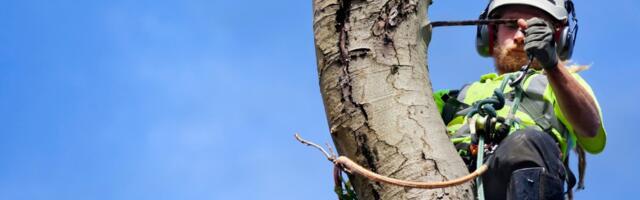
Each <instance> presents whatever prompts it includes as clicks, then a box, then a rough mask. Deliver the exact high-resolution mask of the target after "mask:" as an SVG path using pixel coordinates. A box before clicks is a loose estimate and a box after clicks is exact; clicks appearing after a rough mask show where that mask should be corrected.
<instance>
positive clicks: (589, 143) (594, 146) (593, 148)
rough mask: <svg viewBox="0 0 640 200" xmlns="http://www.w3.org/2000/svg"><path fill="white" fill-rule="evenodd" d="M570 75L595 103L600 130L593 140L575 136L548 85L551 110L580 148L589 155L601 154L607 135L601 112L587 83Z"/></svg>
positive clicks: (575, 74)
mask: <svg viewBox="0 0 640 200" xmlns="http://www.w3.org/2000/svg"><path fill="white" fill-rule="evenodd" d="M572 75H573V77H574V78H575V79H576V80H577V81H578V83H580V85H582V87H584V88H585V89H586V90H587V92H588V93H589V94H590V95H591V97H593V100H594V102H595V103H596V107H597V109H598V114H599V115H600V128H599V130H598V133H597V134H596V136H595V137H593V138H589V137H583V136H580V135H579V134H575V131H574V129H573V126H572V125H571V124H570V123H569V122H568V121H567V118H566V117H565V116H564V114H563V113H562V111H561V110H560V105H559V104H558V102H557V101H556V97H555V95H554V94H553V92H552V89H551V86H550V85H549V86H547V87H548V90H547V91H550V94H549V96H551V98H552V102H553V110H554V112H555V113H556V116H558V119H559V120H560V122H562V123H563V124H564V125H565V126H566V127H567V129H568V130H569V132H570V133H571V135H572V136H575V137H576V139H577V142H578V144H579V145H580V146H582V148H584V150H585V151H587V152H589V153H591V154H598V153H600V152H602V150H604V147H605V144H606V143H607V133H606V131H605V129H604V123H603V119H602V111H601V110H600V105H599V104H598V100H597V99H596V97H595V95H594V94H593V90H592V89H591V87H590V86H589V84H587V82H586V81H585V80H584V79H582V77H581V76H580V75H578V74H577V73H573V74H572Z"/></svg>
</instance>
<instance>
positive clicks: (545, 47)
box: [524, 17, 558, 69]
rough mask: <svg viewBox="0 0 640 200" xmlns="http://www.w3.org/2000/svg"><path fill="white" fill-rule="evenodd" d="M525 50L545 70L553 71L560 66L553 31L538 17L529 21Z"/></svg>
mask: <svg viewBox="0 0 640 200" xmlns="http://www.w3.org/2000/svg"><path fill="white" fill-rule="evenodd" d="M524 49H525V51H527V53H528V54H529V55H532V56H533V57H535V58H536V59H537V60H538V62H540V64H542V67H543V68H544V69H553V68H556V67H557V66H558V55H557V53H556V43H555V41H554V40H553V29H552V27H551V25H549V24H548V23H547V22H545V21H544V20H542V19H540V18H537V17H534V18H531V19H529V20H527V29H526V30H525V39H524Z"/></svg>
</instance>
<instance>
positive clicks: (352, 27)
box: [313, 0, 473, 200]
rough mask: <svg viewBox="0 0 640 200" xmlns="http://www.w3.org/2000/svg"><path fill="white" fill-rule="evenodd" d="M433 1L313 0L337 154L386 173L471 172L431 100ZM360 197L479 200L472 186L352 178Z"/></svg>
mask: <svg viewBox="0 0 640 200" xmlns="http://www.w3.org/2000/svg"><path fill="white" fill-rule="evenodd" d="M430 3H431V2H430V0H313V14H314V21H313V23H314V24H313V28H314V34H315V46H316V54H317V59H318V73H319V76H320V88H321V92H322V96H323V100H324V104H325V110H326V114H327V118H328V121H329V126H330V131H331V135H332V137H333V140H334V143H335V145H336V148H337V149H338V152H339V153H340V154H341V155H345V156H347V157H349V158H351V159H353V160H355V161H356V162H358V163H359V164H361V165H363V166H365V167H367V168H369V169H371V170H372V171H374V172H377V173H379V174H382V175H387V176H390V177H394V178H400V179H406V180H420V181H442V180H447V179H453V178H455V177H459V176H463V175H465V174H467V173H468V172H467V170H466V168H465V166H464V163H463V162H462V160H461V159H460V157H459V156H458V155H457V153H456V152H455V149H454V147H453V145H451V143H450V141H449V139H448V137H447V135H446V133H445V128H444V125H443V122H442V119H441V118H440V116H439V114H438V111H437V107H436V106H435V103H434V102H433V100H432V99H433V97H432V89H431V82H430V81H429V79H428V69H427V67H426V48H427V44H428V42H429V37H430V35H431V32H430V30H427V31H426V33H427V34H426V35H427V38H423V36H422V34H419V29H420V25H421V24H424V23H426V20H427V19H426V16H427V6H428V5H429V4H430ZM349 178H350V179H351V180H352V183H353V185H354V188H355V190H356V192H357V194H358V197H359V199H360V200H369V199H473V192H472V188H471V184H469V183H467V184H464V185H462V186H458V187H452V188H446V189H434V190H425V189H409V188H402V187H396V186H391V185H386V184H380V183H375V182H370V181H368V180H366V179H364V178H362V177H360V176H351V177H349Z"/></svg>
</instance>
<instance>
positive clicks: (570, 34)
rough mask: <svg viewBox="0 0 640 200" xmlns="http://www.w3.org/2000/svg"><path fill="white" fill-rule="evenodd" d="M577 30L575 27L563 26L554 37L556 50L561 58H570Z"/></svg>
mask: <svg viewBox="0 0 640 200" xmlns="http://www.w3.org/2000/svg"><path fill="white" fill-rule="evenodd" d="M577 31H578V29H577V27H575V28H574V29H573V30H572V29H571V28H569V27H568V26H565V27H563V28H562V30H561V31H560V34H558V37H556V38H557V39H556V50H557V52H558V56H559V57H560V59H561V60H568V59H571V55H572V54H573V47H574V46H575V40H576V35H577Z"/></svg>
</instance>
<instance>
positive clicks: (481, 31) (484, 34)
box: [476, 25, 491, 57]
mask: <svg viewBox="0 0 640 200" xmlns="http://www.w3.org/2000/svg"><path fill="white" fill-rule="evenodd" d="M477 29H478V30H477V31H476V50H477V51H478V54H480V56H482V57H490V56H491V49H490V46H491V44H489V26H488V25H479V26H478V28H477Z"/></svg>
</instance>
